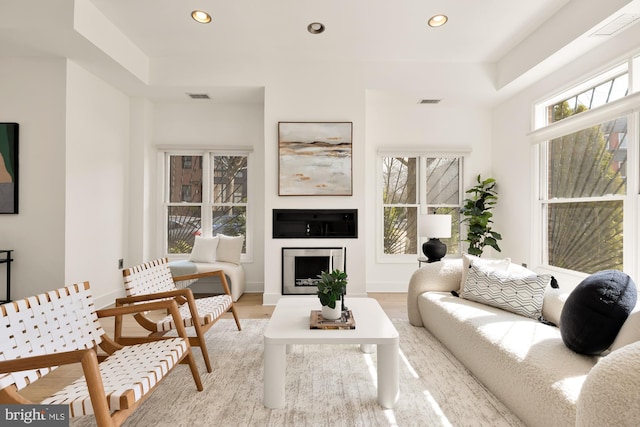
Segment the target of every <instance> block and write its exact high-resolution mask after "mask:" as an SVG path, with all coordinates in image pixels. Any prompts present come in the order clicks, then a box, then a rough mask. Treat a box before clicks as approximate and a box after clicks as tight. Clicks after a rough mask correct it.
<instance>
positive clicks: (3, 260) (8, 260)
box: [0, 249, 13, 304]
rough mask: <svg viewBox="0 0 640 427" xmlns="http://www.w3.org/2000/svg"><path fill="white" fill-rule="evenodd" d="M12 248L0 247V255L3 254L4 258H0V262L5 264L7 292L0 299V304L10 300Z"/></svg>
mask: <svg viewBox="0 0 640 427" xmlns="http://www.w3.org/2000/svg"><path fill="white" fill-rule="evenodd" d="M12 252H13V249H8V250H7V249H0V255H2V254H4V258H0V264H7V294H6V299H4V300H0V303H1V304H5V303H7V302H11V261H13V258H11V253H12Z"/></svg>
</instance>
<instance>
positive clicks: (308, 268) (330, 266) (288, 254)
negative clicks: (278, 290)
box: [282, 248, 346, 295]
mask: <svg viewBox="0 0 640 427" xmlns="http://www.w3.org/2000/svg"><path fill="white" fill-rule="evenodd" d="M345 261H346V249H345V248H282V295H313V294H315V293H316V291H317V289H316V284H317V282H318V280H319V279H318V275H319V274H320V272H322V271H326V272H330V271H333V270H335V269H339V270H344V271H346V270H345V265H346V263H345Z"/></svg>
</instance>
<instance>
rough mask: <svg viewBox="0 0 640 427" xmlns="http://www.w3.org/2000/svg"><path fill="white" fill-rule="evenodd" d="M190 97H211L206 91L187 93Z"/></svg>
mask: <svg viewBox="0 0 640 427" xmlns="http://www.w3.org/2000/svg"><path fill="white" fill-rule="evenodd" d="M187 95H189V98H191V99H211V98H210V97H209V95H207V94H206V93H188V94H187Z"/></svg>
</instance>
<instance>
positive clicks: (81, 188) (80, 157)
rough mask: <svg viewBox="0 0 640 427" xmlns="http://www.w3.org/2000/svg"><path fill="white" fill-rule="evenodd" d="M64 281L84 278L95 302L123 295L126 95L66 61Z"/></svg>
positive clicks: (126, 168)
mask: <svg viewBox="0 0 640 427" xmlns="http://www.w3.org/2000/svg"><path fill="white" fill-rule="evenodd" d="M66 112H67V143H66V190H65V192H66V207H65V212H66V215H65V236H66V239H65V243H66V244H65V255H66V257H65V270H66V273H65V282H66V284H71V283H77V282H80V281H85V280H88V281H90V282H91V287H92V292H93V295H94V298H95V299H96V303H97V304H98V306H103V305H106V304H111V303H113V300H114V299H115V298H116V297H118V296H122V295H124V288H123V287H122V273H121V271H120V270H119V268H118V260H119V259H120V258H124V257H125V255H126V252H127V244H128V233H127V229H126V225H127V222H126V216H127V211H128V205H127V201H128V198H129V185H128V182H127V178H128V168H129V161H128V158H129V156H128V154H129V97H128V96H126V95H124V94H122V93H121V92H119V91H117V90H115V89H114V88H113V87H111V86H109V85H108V84H106V83H105V82H104V81H102V80H100V79H99V78H97V77H95V76H94V75H93V74H91V73H89V72H88V71H86V70H84V69H83V68H81V67H80V66H78V65H77V64H75V63H74V62H73V61H68V65H67V103H66Z"/></svg>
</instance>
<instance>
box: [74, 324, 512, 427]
mask: <svg viewBox="0 0 640 427" xmlns="http://www.w3.org/2000/svg"><path fill="white" fill-rule="evenodd" d="M393 323H394V324H395V326H396V328H397V329H398V331H399V333H400V349H401V355H400V398H399V400H398V403H397V405H396V407H395V408H394V409H388V410H385V409H384V408H382V407H381V406H380V405H379V404H378V403H377V400H376V383H375V372H376V369H375V366H376V365H375V363H376V355H375V353H373V354H364V353H362V352H360V350H359V347H358V346H356V345H335V346H332V345H324V346H323V345H307V346H301V345H296V346H294V348H293V351H292V352H291V353H289V354H288V355H287V380H286V401H287V404H286V407H285V408H284V409H277V410H272V409H266V408H265V407H264V405H263V403H262V394H263V386H262V384H263V383H262V373H263V364H262V350H263V341H262V340H263V332H264V329H265V327H266V325H267V320H262V319H244V320H242V328H243V330H242V331H241V332H238V331H237V329H236V327H235V324H234V322H233V320H228V319H223V320H220V321H219V322H218V324H217V325H215V326H214V327H213V328H211V329H210V330H209V332H208V334H207V341H208V343H209V353H210V354H211V357H212V364H213V369H214V371H213V372H212V373H210V374H207V373H206V370H205V367H204V362H203V361H202V355H201V353H200V350H199V349H197V348H196V349H195V350H194V353H196V360H197V362H198V367H199V370H200V373H201V377H202V382H203V385H204V391H202V392H198V391H196V388H195V384H194V382H193V378H192V377H191V374H190V372H189V370H188V367H187V366H186V365H180V366H178V367H177V368H176V369H175V370H174V371H173V373H171V374H170V375H169V376H168V377H167V378H166V380H165V381H164V382H163V383H162V384H161V385H160V386H159V387H158V389H156V391H155V392H154V393H153V394H152V396H151V397H150V398H149V399H148V400H147V401H146V402H145V403H144V404H143V405H142V406H141V407H140V408H138V410H137V411H136V412H135V413H134V414H133V415H132V416H131V417H130V418H129V419H128V420H127V421H126V422H125V424H124V425H125V426H143V427H147V426H149V427H155V426H158V427H160V426H172V427H181V426H185V427H192V426H194V427H195V426H207V427H209V426H223V427H227V426H261V427H262V426H296V427H298V426H331V427H335V426H344V427H351V426H367V427H369V426H429V427H431V426H491V427H503V426H512V427H513V426H522V425H523V424H522V423H521V422H520V421H519V420H518V419H517V418H516V417H515V416H514V415H512V414H511V412H510V411H509V410H508V409H507V408H506V407H505V406H504V405H503V404H502V403H500V402H499V401H498V400H497V399H496V398H495V397H494V396H493V395H492V394H491V393H490V392H489V391H487V390H486V389H485V388H484V387H483V386H482V385H481V384H480V383H479V382H478V381H476V379H475V378H474V377H473V376H472V375H470V374H469V372H468V371H467V370H466V369H465V368H464V367H463V366H462V365H461V364H460V363H459V362H458V361H457V360H456V359H455V357H453V356H452V355H451V354H450V353H449V352H448V351H447V350H446V349H444V348H443V347H442V345H441V344H440V343H439V342H438V341H437V340H436V339H435V338H434V337H433V336H431V334H430V333H429V332H428V331H427V330H425V329H424V328H416V327H413V326H411V325H410V324H409V323H408V322H407V321H405V320H394V321H393ZM469 351H473V349H469ZM72 425H73V426H77V427H79V426H90V425H95V420H94V419H93V418H92V417H83V418H82V419H74V420H73V422H72Z"/></svg>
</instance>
